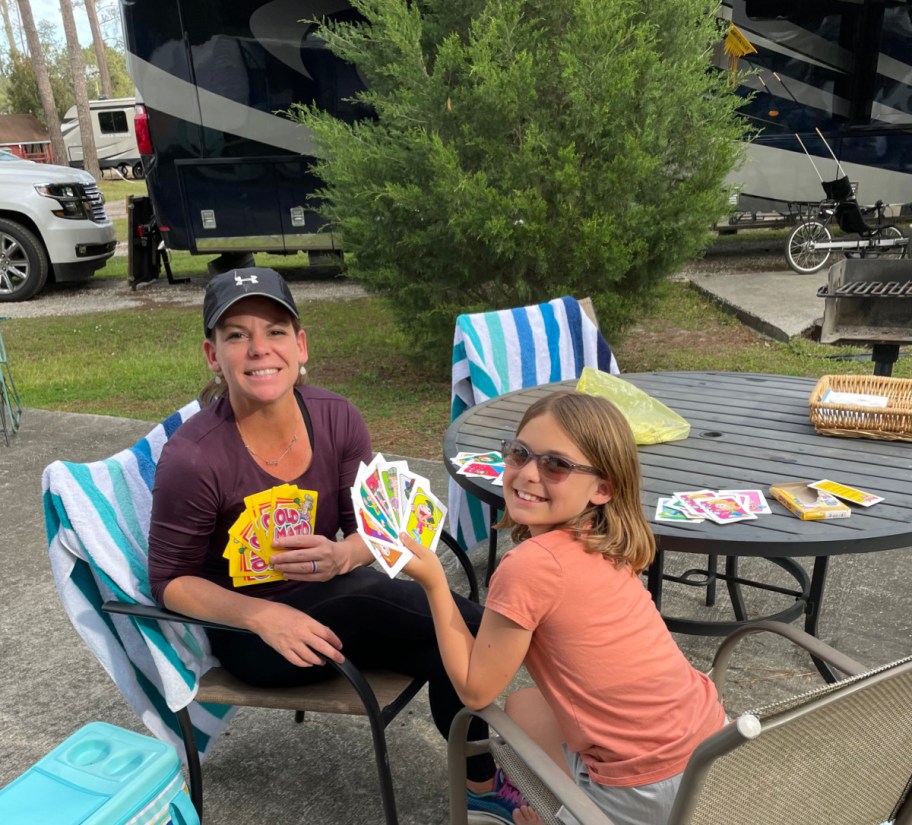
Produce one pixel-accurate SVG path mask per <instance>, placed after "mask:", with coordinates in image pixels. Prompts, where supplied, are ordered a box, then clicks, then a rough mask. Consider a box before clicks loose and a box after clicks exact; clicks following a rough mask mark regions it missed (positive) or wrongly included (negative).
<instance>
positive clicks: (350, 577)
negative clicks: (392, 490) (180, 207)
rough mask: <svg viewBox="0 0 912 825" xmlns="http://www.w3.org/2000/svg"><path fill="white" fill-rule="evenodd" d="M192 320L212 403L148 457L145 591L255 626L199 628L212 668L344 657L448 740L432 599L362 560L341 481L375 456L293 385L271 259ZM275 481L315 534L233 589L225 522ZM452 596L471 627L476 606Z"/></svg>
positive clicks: (251, 670) (297, 361)
mask: <svg viewBox="0 0 912 825" xmlns="http://www.w3.org/2000/svg"><path fill="white" fill-rule="evenodd" d="M203 323H204V329H205V335H206V338H205V340H204V342H203V352H204V353H205V356H206V362H207V364H208V366H209V369H210V370H211V371H212V372H213V374H214V378H213V386H212V387H210V388H207V392H204V397H207V396H209V395H215V396H217V397H216V399H215V400H214V401H213V402H212V403H211V404H208V405H207V406H205V407H204V408H203V409H202V410H201V411H200V412H199V413H197V414H196V415H194V416H193V417H192V418H191V419H189V420H188V421H187V422H186V423H185V424H183V425H182V426H181V428H180V429H179V430H178V431H177V432H176V433H175V434H174V435H173V436H172V437H171V438H170V439H169V441H168V443H167V444H166V446H165V448H164V449H163V451H162V455H161V458H160V460H159V463H158V469H157V472H156V476H155V487H154V490H153V504H152V518H151V528H150V535H149V579H150V581H151V585H152V594H153V596H154V597H155V598H156V599H157V600H158V601H159V602H160V603H161V604H163V605H164V606H166V607H168V608H170V609H172V610H176V611H178V612H180V613H184V614H186V615H189V616H194V617H197V618H203V619H208V620H211V621H215V622H220V623H223V624H227V625H231V626H233V627H238V628H245V629H247V630H250V631H253V632H252V633H236V632H232V631H219V630H208V631H207V632H208V634H209V638H210V641H211V644H212V652H213V653H214V654H215V656H217V657H218V659H219V660H220V662H221V664H222V666H223V667H225V668H227V669H228V670H229V671H230V672H231V673H233V674H234V675H235V676H237V677H238V678H240V679H242V680H243V681H245V682H248V683H250V684H255V685H262V686H271V687H281V686H290V685H302V684H308V683H311V682H315V681H319V680H320V679H324V678H327V677H328V676H330V675H332V673H333V672H334V671H332V670H331V669H329V668H325V667H315V666H317V665H320V664H321V662H322V660H323V658H326V659H332V660H334V661H337V662H341V661H343V659H344V658H345V657H349V658H350V659H351V660H352V661H353V662H355V664H357V665H358V666H360V667H364V668H368V667H381V666H382V667H385V668H388V669H391V670H396V671H399V672H402V673H406V674H408V675H411V676H421V677H424V678H426V679H427V680H428V687H429V698H430V704H431V712H432V714H433V717H434V722H435V724H436V725H437V728H438V730H440V732H441V734H443V736H444V737H445V736H446V734H447V732H448V731H449V726H450V722H451V720H452V718H453V716H454V715H455V714H456V713H457V712H458V711H459V710H460V708H461V707H462V704H461V703H460V701H459V699H458V697H457V695H456V693H455V691H454V690H453V687H452V685H451V684H450V681H449V678H448V677H447V675H446V672H445V670H444V669H443V665H442V663H441V661H440V655H439V652H438V649H437V644H436V641H435V637H434V626H433V622H432V620H431V616H430V611H429V608H428V604H427V599H426V598H425V596H424V593H423V591H422V590H421V588H420V587H419V586H418V585H417V584H415V583H413V582H405V581H398V580H390V579H389V578H388V577H387V576H386V575H385V574H383V573H381V572H379V571H377V570H374V569H372V568H370V567H368V565H369V564H370V563H371V562H372V561H373V557H372V556H371V554H370V551H369V550H368V549H367V547H366V546H365V544H364V542H363V541H362V539H361V537H360V536H359V535H358V533H357V532H356V529H355V518H354V508H353V505H352V501H351V495H350V488H351V485H352V483H353V482H354V479H355V474H356V472H357V469H358V466H359V464H360V463H361V462H362V461H363V462H365V463H367V462H368V461H369V460H370V458H371V447H370V438H369V436H368V433H367V428H366V426H365V424H364V420H363V419H362V417H361V415H360V413H359V412H358V410H357V409H356V408H355V407H354V406H353V405H352V404H351V402H349V401H347V400H346V399H345V398H342V397H341V396H339V395H336V394H334V393H331V392H328V391H326V390H322V389H318V388H315V387H308V386H304V385H303V376H304V374H305V373H306V370H305V368H304V364H305V362H306V361H307V339H306V336H305V334H304V330H303V329H301V326H300V322H299V317H298V311H297V308H296V306H295V303H294V298H293V297H292V295H291V292H290V290H289V289H288V286H287V284H286V283H285V282H284V281H283V280H282V278H281V276H280V275H279V274H278V273H277V272H275V271H273V270H271V269H263V268H247V269H238V270H234V271H232V272H227V273H224V274H221V275H218V276H216V277H215V278H213V279H212V281H210V283H209V285H208V287H207V289H206V296H205V300H204V303H203ZM213 390H214V391H213ZM219 390H221V392H219ZM283 483H293V484H296V485H297V486H298V487H299V488H301V489H307V490H314V491H316V492H317V506H316V510H315V514H314V519H313V522H312V524H313V532H312V533H311V534H310V535H300V536H289V537H286V538H283V539H278V540H276V542H275V543H274V546H276V547H282V548H285V549H284V551H283V552H279V553H277V554H276V555H274V556H273V558H272V564H273V567H274V568H275V569H276V570H278V571H280V572H281V573H283V574H284V576H285V579H286V581H278V582H272V583H262V584H254V585H249V586H245V587H244V588H243V589H236V588H235V587H234V586H233V584H232V579H231V577H230V576H229V573H228V562H227V560H226V559H225V558H223V556H222V553H223V551H224V549H225V546H226V543H227V541H228V528H229V527H231V525H232V524H233V523H234V522H235V520H236V519H237V518H238V516H239V515H240V513H241V512H242V511H243V510H244V509H245V504H244V498H245V497H246V496H249V495H251V494H253V493H257V492H260V491H262V490H268V489H271V488H272V487H275V486H278V485H280V484H283ZM340 533H341V535H339V534H340ZM458 603H459V609H460V611H461V613H462V615H463V616H464V617H465V620H466V623H467V624H468V625H469V627H471V628H473V629H474V630H477V628H478V624H479V621H480V618H481V608H480V607H479V606H478V605H476V604H474V603H472V602H470V601H468V600H466V599H462V598H459V599H458ZM480 730H481V729H480ZM481 735H485V734H484V732H483V731H482V733H481ZM469 761H470V764H469V778H470V780H471V781H472V783H474V785H480V786H484V785H486V784H488V783H490V781H491V778H492V777H493V776H494V765H493V762H491V761H490V759H480V758H474V759H472V760H469Z"/></svg>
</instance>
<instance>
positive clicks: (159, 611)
mask: <svg viewBox="0 0 912 825" xmlns="http://www.w3.org/2000/svg"><path fill="white" fill-rule="evenodd" d="M101 609H102V610H103V611H104V612H105V613H119V614H121V615H124V616H131V617H133V618H135V619H150V620H152V621H157V622H182V623H184V624H195V625H201V626H203V627H212V628H214V629H216V630H233V631H236V632H237V633H252V632H253V631H252V630H248V629H247V628H245V627H233V626H232V625H227V624H221V623H219V622H211V621H208V620H207V619H196V618H194V617H193V616H185V615H184V614H183V613H176V612H175V611H173V610H168V609H167V608H165V607H159V606H158V605H150V604H132V603H130V602H119V601H106V602H104V603H103V604H102V605H101ZM323 662H324V664H329V665H332V667H333V668H334V669H335V670H336V671H337V672H338V673H340V674H341V675H342V676H343V677H344V678H345V679H347V680H348V682H349V683H350V684H351V686H352V687H353V688H354V689H355V691H356V692H357V693H358V695H359V696H360V697H361V702H362V703H363V704H364V706H365V707H366V708H367V709H368V710H369V711H371V713H373V714H374V715H375V717H376V718H384V721H386V719H385V716H393V715H395V712H394V713H392V714H388V713H387V710H386V709H385V708H381V707H380V705H379V704H378V702H377V697H376V696H375V695H374V691H373V690H372V689H371V686H370V684H369V683H368V681H367V680H366V679H365V678H364V675H363V674H362V673H361V671H360V670H359V669H358V667H357V666H356V665H354V664H353V663H352V662H351V660H349V659H345V660H344V661H343V662H335V661H333V660H332V659H323ZM422 684H423V681H422ZM419 686H420V685H419ZM413 692H417V688H416V690H415V691H413ZM396 712H398V711H396ZM372 718H373V717H372Z"/></svg>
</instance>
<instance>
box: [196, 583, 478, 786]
mask: <svg viewBox="0 0 912 825" xmlns="http://www.w3.org/2000/svg"><path fill="white" fill-rule="evenodd" d="M455 599H456V604H457V605H458V607H459V611H460V612H461V613H462V616H463V618H464V619H465V622H466V624H467V625H468V627H469V629H470V630H471V631H472V633H473V634H477V633H478V626H479V624H480V623H481V614H482V608H481V607H480V606H479V605H477V604H475V603H474V602H471V601H469V600H468V599H465V598H463V597H462V596H459V595H455ZM279 601H282V602H283V603H285V604H288V605H290V606H292V607H295V608H297V609H298V610H301V611H303V612H304V613H307V614H308V615H309V616H311V617H312V618H314V619H316V620H317V621H318V622H321V623H322V624H325V625H326V626H327V627H329V628H330V629H331V630H332V631H333V632H334V633H335V634H336V635H337V636H338V637H339V638H340V639H341V640H342V652H343V653H344V654H345V657H346V658H347V659H350V660H351V661H352V662H353V663H354V664H356V665H357V666H358V667H360V668H364V669H370V668H385V669H387V670H393V671H396V672H397V673H404V674H406V675H408V676H417V677H421V678H423V679H426V680H427V683H428V698H429V700H430V705H431V715H432V716H433V719H434V724H435V725H436V727H437V730H439V731H440V733H441V735H442V736H443V737H444V738H446V736H447V734H448V733H449V730H450V723H451V722H452V721H453V717H454V716H455V715H456V714H457V713H458V712H459V711H460V710H461V709H462V707H463V705H462V702H461V701H460V700H459V697H458V696H457V694H456V691H455V690H454V688H453V685H452V684H451V683H450V679H449V677H448V676H447V674H446V671H445V670H444V667H443V662H442V661H441V659H440V651H439V650H438V647H437V638H436V636H435V635H434V623H433V620H432V619H431V611H430V607H429V605H428V601H427V596H426V595H425V593H424V590H422V588H421V586H420V585H418V584H416V583H415V582H411V581H400V580H399V579H389V578H388V577H387V576H386V575H385V574H384V573H381V572H379V571H378V570H373V569H371V568H367V567H361V568H358V569H356V570H353V571H352V572H351V573H348V574H347V575H345V576H337V577H336V578H334V579H332V580H331V581H328V582H321V583H319V584H304V585H302V586H301V587H300V588H299V589H298V590H296V591H294V592H293V593H288V594H285V595H284V596H282V597H281V598H280V599H279ZM206 632H207V633H208V634H209V640H210V642H211V644H212V652H213V654H214V655H215V656H216V657H218V659H219V661H220V662H221V664H222V666H223V667H224V668H226V669H227V670H228V671H229V672H230V673H232V674H233V675H235V676H236V677H237V678H239V679H241V680H242V681H244V682H247V683H248V684H251V685H257V686H260V687H291V686H295V685H307V684H313V683H314V682H319V681H322V680H324V679H327V678H329V677H331V676H333V675H334V674H335V672H336V671H335V670H334V669H333V668H329V667H298V666H297V665H293V664H292V663H291V662H289V661H288V660H287V659H286V658H285V657H284V656H282V655H281V654H280V653H279V652H278V651H276V650H275V649H274V648H272V647H270V646H269V645H268V644H266V643H265V642H264V641H263V640H262V639H261V638H260V637H259V636H257V635H255V634H253V633H238V632H235V631H226V630H215V629H212V628H209V629H207V631H206ZM469 732H470V736H471V738H472V739H484V738H485V737H487V735H488V732H487V726H486V725H485V724H484V723H482V722H481V720H479V719H474V720H473V721H472V724H471V726H470V728H469ZM467 771H468V777H469V779H471V780H474V781H484V780H486V779H490V778H491V777H492V776H493V775H494V762H493V761H492V759H491V757H490V756H487V755H485V756H477V757H472V758H471V759H469V760H468V764H467Z"/></svg>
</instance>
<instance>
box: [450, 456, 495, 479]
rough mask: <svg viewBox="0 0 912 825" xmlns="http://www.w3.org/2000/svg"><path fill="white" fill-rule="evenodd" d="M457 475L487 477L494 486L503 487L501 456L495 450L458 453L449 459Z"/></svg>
mask: <svg viewBox="0 0 912 825" xmlns="http://www.w3.org/2000/svg"><path fill="white" fill-rule="evenodd" d="M450 461H451V462H452V463H453V465H454V466H455V467H457V468H458V469H457V470H456V472H457V474H458V475H461V476H480V477H481V478H488V479H490V480H491V484H493V485H494V486H495V487H503V471H504V461H503V456H502V455H501V454H500V453H498V452H497V451H492V452H490V453H458V454H457V455H455V456H454V457H453V458H451V459H450Z"/></svg>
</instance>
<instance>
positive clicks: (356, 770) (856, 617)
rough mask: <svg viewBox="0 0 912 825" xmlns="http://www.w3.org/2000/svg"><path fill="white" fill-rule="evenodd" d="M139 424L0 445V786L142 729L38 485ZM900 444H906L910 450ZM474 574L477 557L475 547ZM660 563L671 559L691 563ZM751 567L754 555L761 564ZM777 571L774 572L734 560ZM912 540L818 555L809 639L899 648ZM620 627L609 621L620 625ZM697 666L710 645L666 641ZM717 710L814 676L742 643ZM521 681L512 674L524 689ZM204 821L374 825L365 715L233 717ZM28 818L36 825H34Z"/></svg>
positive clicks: (437, 790) (433, 796)
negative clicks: (49, 538) (84, 627)
mask: <svg viewBox="0 0 912 825" xmlns="http://www.w3.org/2000/svg"><path fill="white" fill-rule="evenodd" d="M150 426H151V425H150V424H148V423H146V422H141V421H133V420H127V419H119V418H110V417H105V416H95V415H73V414H66V413H51V412H46V411H41V410H32V409H27V410H26V411H25V413H24V416H23V420H22V428H21V430H20V432H19V433H18V434H17V435H16V436H15V438H14V439H13V442H12V445H11V446H10V447H8V448H7V447H5V446H3V445H2V443H0V539H2V545H3V554H4V560H5V565H4V575H3V576H2V577H0V605H2V623H0V661H2V663H3V678H2V680H0V786H2V785H5V784H6V783H7V782H9V781H11V780H12V779H13V778H15V777H16V776H17V775H19V774H20V773H22V772H23V771H25V770H26V769H28V768H29V767H30V766H31V765H32V764H33V763H34V762H35V761H37V760H38V759H39V758H40V757H42V756H43V755H44V754H46V753H47V752H48V751H49V750H50V749H51V748H53V747H54V746H55V745H57V744H58V743H59V742H61V741H62V740H63V739H65V738H66V737H67V736H69V735H70V734H71V733H73V732H74V731H76V730H77V729H79V728H80V727H81V726H82V725H84V724H86V723H88V722H91V721H93V720H103V721H106V722H110V723H113V724H116V725H121V726H123V727H126V728H130V729H133V730H137V731H140V732H146V731H145V730H144V728H143V727H142V725H141V723H140V722H139V721H138V720H137V719H136V718H135V717H134V716H133V714H132V712H131V711H130V709H129V708H128V707H127V705H126V703H125V702H124V701H123V700H122V698H121V697H120V694H119V693H118V691H117V689H116V688H115V686H114V685H113V683H112V682H111V681H110V680H109V678H108V676H107V675H106V674H105V673H104V671H103V670H102V668H101V666H100V665H99V664H98V663H97V662H96V661H95V659H94V658H93V656H92V655H91V654H90V653H89V651H88V650H87V648H86V647H85V646H84V645H83V643H82V641H81V639H80V638H79V637H78V636H77V635H76V633H75V631H74V630H73V628H72V627H71V625H70V623H69V621H68V619H67V617H66V615H65V614H64V612H63V610H62V608H61V606H60V603H59V600H58V598H57V593H56V590H55V588H54V585H53V581H52V578H51V572H50V567H49V562H48V554H47V543H46V537H45V531H44V524H43V519H42V514H41V489H40V478H41V472H42V470H43V468H44V467H45V466H46V465H47V464H49V463H50V462H51V461H54V460H55V459H59V458H62V459H68V460H71V461H90V460H94V459H97V458H101V457H104V456H107V455H110V454H112V453H114V452H116V451H117V450H119V449H122V448H124V447H126V446H129V445H130V444H132V443H133V442H135V441H136V440H137V439H139V438H140V437H142V436H143V435H145V434H146V432H147V431H148V430H149V429H150ZM910 449H912V445H910ZM410 464H412V466H413V467H414V468H415V469H418V470H419V471H420V472H422V473H423V474H425V475H427V476H428V477H429V478H430V480H431V482H432V487H433V489H434V490H435V491H437V492H438V494H445V492H446V471H445V469H444V467H443V464H442V463H441V462H427V461H419V460H414V459H410ZM474 556H475V558H476V561H477V564H476V566H477V568H478V570H479V572H481V570H482V566H483V563H484V557H485V552H484V550H483V549H482V548H479V549H477V550H475V551H474ZM698 562H699V560H698V559H695V558H694V557H690V558H681V557H677V558H675V557H672V558H671V559H670V561H669V565H668V568H674V567H675V566H679V567H680V568H684V567H691V566H695V563H698ZM758 564H759V565H761V566H762V564H763V563H762V562H760V563H758ZM752 568H755V569H754V572H757V573H758V574H759V575H761V576H764V577H769V578H771V579H772V578H775V577H776V576H777V575H778V573H777V572H776V570H778V568H776V569H775V570H773V569H770V570H765V569H763V570H759V569H756V568H757V565H747V564H744V565H743V570H744V571H745V572H748V573H750V572H752ZM910 583H912V548H905V549H897V550H892V551H887V552H879V553H869V554H862V555H844V556H840V557H838V558H834V559H833V561H832V564H831V573H830V580H829V584H828V587H827V592H826V598H825V603H824V605H823V610H822V617H821V622H820V628H821V631H820V632H821V637H822V638H823V639H824V640H825V641H827V642H830V643H832V644H834V645H835V646H837V647H839V648H840V649H841V650H843V651H844V652H846V653H848V654H849V655H851V656H854V657H855V658H858V659H860V660H861V661H862V662H864V663H866V664H871V665H876V664H880V663H883V662H887V661H891V660H893V659H897V658H900V657H902V656H905V655H908V654H909V653H910V652H912V587H910ZM702 598H703V593H702V591H698V590H696V589H691V588H683V587H675V586H670V585H669V586H667V587H666V602H665V607H666V609H667V611H668V612H671V613H673V614H675V615H692V616H693V615H699V616H704V617H710V616H711V615H720V616H722V615H727V614H728V612H729V602H728V599H727V597H726V596H725V595H722V594H720V597H719V600H718V604H717V606H716V607H714V608H712V609H708V608H705V607H703V606H702ZM782 598H784V597H781V596H765V595H757V594H753V593H752V594H749V595H748V598H747V601H748V606H749V609H751V610H752V611H754V612H756V613H758V614H759V613H763V612H766V611H768V610H769V609H770V608H771V607H773V606H774V605H772V604H771V602H772V601H773V600H777V599H778V600H779V601H777V602H776V604H777V605H780V606H781V599H782ZM621 630H622V629H619V632H621ZM678 639H679V641H680V643H681V645H682V647H683V649H684V650H685V652H686V654H687V655H688V656H689V657H690V659H691V660H692V661H693V662H694V663H695V664H696V665H697V666H699V667H701V668H705V667H706V666H707V665H708V663H709V661H710V659H711V655H712V652H713V651H714V649H715V646H716V644H717V640H716V639H713V638H698V637H683V636H679V637H678ZM731 676H732V678H731V683H730V687H731V690H730V694H729V697H730V699H729V702H728V708H729V711H730V712H737V711H739V710H744V709H746V708H748V707H751V706H757V705H760V704H764V703H766V702H768V701H771V700H773V699H776V698H779V697H782V696H786V695H789V694H792V693H795V692H799V691H803V690H806V689H809V688H812V687H814V686H817V685H818V684H820V679H819V677H818V675H817V674H816V672H815V671H814V669H813V667H812V666H811V664H810V662H809V660H808V659H807V657H806V656H804V655H802V654H799V653H796V652H794V651H792V650H790V649H788V647H787V645H786V644H785V643H784V642H780V641H779V640H760V639H757V638H752V639H750V640H748V641H747V642H746V643H745V645H744V647H743V649H742V651H741V652H740V653H739V654H737V655H736V658H735V660H734V669H733V671H732V674H731ZM526 679H527V677H524V676H520V677H518V681H519V682H520V683H523V682H524V681H525V680H526ZM429 720H430V716H429V711H428V706H427V700H426V694H425V692H422V693H421V694H420V695H419V697H418V698H417V699H416V700H415V701H413V703H412V704H411V705H410V707H409V708H407V709H406V710H405V711H404V712H403V713H402V715H401V716H400V717H399V719H397V720H396V721H394V722H393V724H392V725H391V726H390V728H389V729H388V731H387V732H388V735H389V745H390V752H391V760H392V765H393V773H394V781H395V789H396V797H397V802H398V806H399V812H400V821H401V822H402V823H403V825H435V824H436V823H444V822H445V821H446V791H445V782H446V756H445V749H444V743H443V741H442V740H441V738H440V737H439V736H438V734H437V732H436V730H435V729H434V728H433V726H432V725H431V724H430V721H429ZM203 772H204V780H205V789H206V790H205V805H206V814H207V816H206V821H207V822H208V823H211V824H212V825H258V824H259V823H272V824H273V825H285V823H288V824H289V825H290V824H291V823H308V825H362V823H380V822H382V814H381V809H380V800H379V794H378V789H377V780H376V772H375V767H374V761H373V755H372V750H371V744H370V734H369V731H368V728H367V723H366V721H365V720H363V719H360V718H359V719H354V718H349V717H329V716H312V717H309V718H308V719H306V720H305V721H304V723H303V724H301V725H297V724H295V723H294V722H293V719H292V716H291V714H289V713H283V712H278V711H267V710H242V711H241V712H240V713H239V715H238V717H237V718H236V719H235V720H234V721H233V722H232V724H231V725H230V727H229V728H228V731H227V733H226V734H224V735H223V736H222V738H221V739H220V740H219V741H218V743H217V744H216V746H215V748H214V752H213V754H212V756H211V758H210V760H209V761H208V763H207V764H206V765H205V766H204V769H203ZM36 825H45V824H44V823H36Z"/></svg>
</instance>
